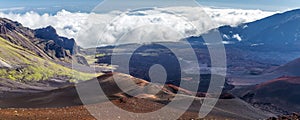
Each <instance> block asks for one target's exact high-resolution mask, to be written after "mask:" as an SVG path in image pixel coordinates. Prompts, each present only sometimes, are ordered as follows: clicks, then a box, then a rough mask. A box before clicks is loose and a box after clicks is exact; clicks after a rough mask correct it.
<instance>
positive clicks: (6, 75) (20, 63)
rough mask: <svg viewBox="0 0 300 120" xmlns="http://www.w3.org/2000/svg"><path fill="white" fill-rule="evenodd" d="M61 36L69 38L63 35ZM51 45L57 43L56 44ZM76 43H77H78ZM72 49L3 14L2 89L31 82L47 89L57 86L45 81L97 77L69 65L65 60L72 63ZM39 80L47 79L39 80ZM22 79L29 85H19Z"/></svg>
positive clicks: (0, 36) (0, 26)
mask: <svg viewBox="0 0 300 120" xmlns="http://www.w3.org/2000/svg"><path fill="white" fill-rule="evenodd" d="M45 29H49V28H45ZM53 34H56V32H54V33H53ZM61 39H64V40H63V41H67V40H69V39H66V38H62V37H61ZM73 42H74V40H73ZM51 45H53V46H56V47H54V48H52V47H51ZM73 47H76V44H75V43H73ZM70 50H71V49H68V48H67V47H66V46H64V45H60V44H57V43H55V42H54V41H53V40H50V39H49V40H46V39H41V38H38V37H36V32H35V31H34V30H31V29H29V28H26V27H23V26H22V25H21V24H20V23H17V22H13V21H11V20H8V19H5V18H0V78H1V80H0V84H1V85H2V86H1V87H0V88H1V90H0V91H3V90H4V91H11V90H16V89H19V88H22V89H26V88H27V87H28V86H31V87H29V88H35V87H46V88H45V90H46V89H47V86H48V87H49V86H50V88H51V87H55V86H51V85H50V83H47V82H45V81H51V82H54V84H55V83H56V84H59V83H64V84H66V83H70V82H75V81H77V80H88V79H91V78H92V77H95V75H93V74H88V73H83V72H77V71H75V70H72V69H71V68H68V67H65V64H71V62H72V59H73V58H72V55H73V54H74V55H75V53H71V52H70ZM61 53H62V54H61ZM59 63H64V64H59ZM74 74H78V75H79V76H80V78H74V77H73V75H74ZM7 80H11V81H14V82H8V81H7ZM37 81H44V82H45V83H36V82H37ZM19 83H22V84H24V83H25V84H26V85H27V87H26V85H23V86H22V85H21V86H18V85H20V84H19ZM8 84H9V85H8ZM62 85H63V84H62ZM27 89H28V88H27Z"/></svg>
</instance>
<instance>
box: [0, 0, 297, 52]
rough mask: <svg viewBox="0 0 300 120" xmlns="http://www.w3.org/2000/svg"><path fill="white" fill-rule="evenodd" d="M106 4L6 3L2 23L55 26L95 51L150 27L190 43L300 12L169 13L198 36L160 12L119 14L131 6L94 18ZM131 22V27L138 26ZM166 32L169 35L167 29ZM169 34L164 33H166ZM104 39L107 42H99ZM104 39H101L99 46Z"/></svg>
mask: <svg viewBox="0 0 300 120" xmlns="http://www.w3.org/2000/svg"><path fill="white" fill-rule="evenodd" d="M139 1H142V2H141V4H139V5H142V4H148V3H147V2H149V1H147V0H139ZM143 1H145V2H143ZM166 1H169V2H170V4H174V5H175V4H179V5H182V4H185V2H182V4H181V3H180V2H177V3H176V2H175V3H174V2H173V1H172V0H166ZM166 1H164V3H166ZM100 2H101V1H99V0H89V1H84V2H83V1H82V0H72V1H69V0H51V1H46V0H0V17H5V18H9V19H12V20H15V21H18V22H20V23H22V24H23V25H24V26H26V27H30V28H33V29H36V28H42V27H46V26H48V25H51V26H53V27H54V28H55V29H56V30H57V32H58V34H59V35H61V36H66V37H69V38H76V40H77V42H78V43H79V45H81V46H82V47H94V46H98V45H99V41H100V44H114V43H116V41H117V40H118V39H119V38H120V37H122V35H124V34H125V33H128V32H130V31H132V30H134V29H135V28H136V26H143V25H149V24H150V25H152V24H155V25H160V26H161V25H165V26H166V28H174V30H176V31H178V32H179V33H180V34H181V35H182V36H183V37H188V36H192V35H199V34H201V33H204V32H206V31H208V30H210V29H213V28H216V27H219V26H222V25H231V26H236V25H239V24H241V23H246V22H252V21H255V20H258V19H262V18H264V17H267V16H270V15H273V14H275V13H278V12H283V11H286V10H290V9H293V8H296V7H297V6H300V2H299V0H288V2H287V1H286V2H282V0H247V1H246V0H198V2H199V4H200V5H202V8H200V9H199V7H178V6H177V7H174V6H173V7H171V6H168V7H166V10H171V11H172V12H174V13H175V14H176V15H178V16H183V17H185V18H186V19H188V22H192V23H193V25H194V26H196V28H197V30H196V29H195V28H194V27H193V26H191V25H188V22H185V21H182V19H181V18H178V17H176V16H172V15H171V16H170V15H168V13H167V12H165V11H164V10H162V9H160V8H154V9H150V10H142V11H133V12H130V13H125V14H124V13H122V12H120V11H118V10H122V9H123V8H122V6H134V5H133V4H132V3H130V2H126V3H125V2H124V3H122V4H126V5H122V6H117V4H114V3H113V2H112V4H111V6H110V5H106V6H105V7H102V6H101V7H100V10H103V11H102V12H99V13H90V11H92V10H93V9H94V8H95V7H96V6H97V5H98V4H99V3H100ZM114 2H115V1H114ZM155 4H161V3H155ZM112 6H113V7H114V8H117V10H113V11H110V10H109V9H110V8H111V7H112ZM202 10H204V11H205V13H206V15H208V16H209V18H210V20H209V21H212V23H213V24H211V23H209V24H208V23H205V21H207V20H203V19H202V18H204V17H203V14H201V13H202ZM153 14H154V15H153ZM91 16H96V17H95V18H97V19H98V20H99V21H97V20H96V21H92V22H97V25H93V24H92V23H86V20H87V19H91ZM115 17H117V19H116V18H115ZM95 18H94V19H95ZM128 21H131V23H132V24H131V23H130V22H128ZM108 23H110V24H108ZM82 26H85V28H84V29H86V31H84V35H83V36H82V35H81V37H78V38H77V36H78V33H79V32H81V33H82V28H83V27H82ZM86 26H90V27H86ZM104 28H105V32H103V31H101V32H100V33H99V29H104ZM149 28H151V27H149ZM157 29H158V28H153V30H152V31H150V32H153V31H157ZM93 30H94V31H93ZM148 30H150V29H148ZM161 30H165V31H168V30H166V29H161ZM165 31H158V32H161V33H163V32H165ZM145 32H149V31H138V32H136V33H134V36H129V37H128V36H127V37H128V38H131V37H136V38H143V37H144V36H143V35H144V34H145ZM154 33H155V32H154ZM100 34H101V35H102V36H99V35H100ZM154 36H155V35H154ZM157 36H163V37H164V38H162V39H166V40H168V39H176V40H179V39H180V38H179V37H182V36H177V38H174V36H175V37H176V35H172V34H168V35H166V36H170V37H169V38H165V37H166V36H164V35H161V34H160V33H158V34H157ZM147 37H149V36H147ZM99 38H101V39H100V40H98V39H99ZM150 39H152V38H149V40H150ZM153 39H155V38H153ZM97 40H98V41H97ZM134 42H139V41H134ZM148 42H151V41H148Z"/></svg>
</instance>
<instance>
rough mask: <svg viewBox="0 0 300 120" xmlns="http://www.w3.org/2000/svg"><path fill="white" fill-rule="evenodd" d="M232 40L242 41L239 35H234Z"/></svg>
mask: <svg viewBox="0 0 300 120" xmlns="http://www.w3.org/2000/svg"><path fill="white" fill-rule="evenodd" d="M232 38H235V39H237V40H238V41H242V38H241V37H240V35H239V34H234V35H233V36H232Z"/></svg>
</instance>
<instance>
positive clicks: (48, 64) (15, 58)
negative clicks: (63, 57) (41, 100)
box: [0, 37, 100, 82]
mask: <svg viewBox="0 0 300 120" xmlns="http://www.w3.org/2000/svg"><path fill="white" fill-rule="evenodd" d="M0 58H1V59H0V60H3V61H4V62H6V63H8V64H9V65H11V66H13V68H12V69H10V68H0V78H6V79H10V80H15V81H32V80H34V81H39V80H48V79H51V78H58V77H63V78H66V79H67V78H69V81H71V82H76V81H77V80H89V79H91V78H94V77H96V76H97V75H96V74H91V73H83V72H78V71H75V70H73V69H70V68H67V67H64V66H62V65H59V64H56V63H54V62H52V61H50V60H45V59H42V58H40V57H39V56H37V55H36V54H34V53H32V52H31V51H29V50H27V49H24V48H22V47H20V46H17V45H15V44H12V43H10V42H9V41H6V40H5V39H3V38H1V37H0ZM74 75H76V76H74ZM99 75H100V74H99Z"/></svg>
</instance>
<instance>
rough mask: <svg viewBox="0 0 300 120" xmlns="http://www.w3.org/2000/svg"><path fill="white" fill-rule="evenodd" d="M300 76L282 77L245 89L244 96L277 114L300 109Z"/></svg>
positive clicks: (256, 104) (247, 99)
mask: <svg viewBox="0 0 300 120" xmlns="http://www.w3.org/2000/svg"><path fill="white" fill-rule="evenodd" d="M299 90H300V77H287V76H284V77H280V78H277V79H274V80H270V81H268V82H264V83H261V84H259V85H256V86H253V87H250V88H248V89H247V90H245V91H246V92H245V93H244V94H242V98H243V99H244V100H246V101H247V102H249V103H252V104H254V105H255V106H257V107H259V108H261V109H263V110H266V111H270V112H273V113H277V114H283V113H292V112H299V111H300V103H299V101H300V97H299V96H300V94H299Z"/></svg>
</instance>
